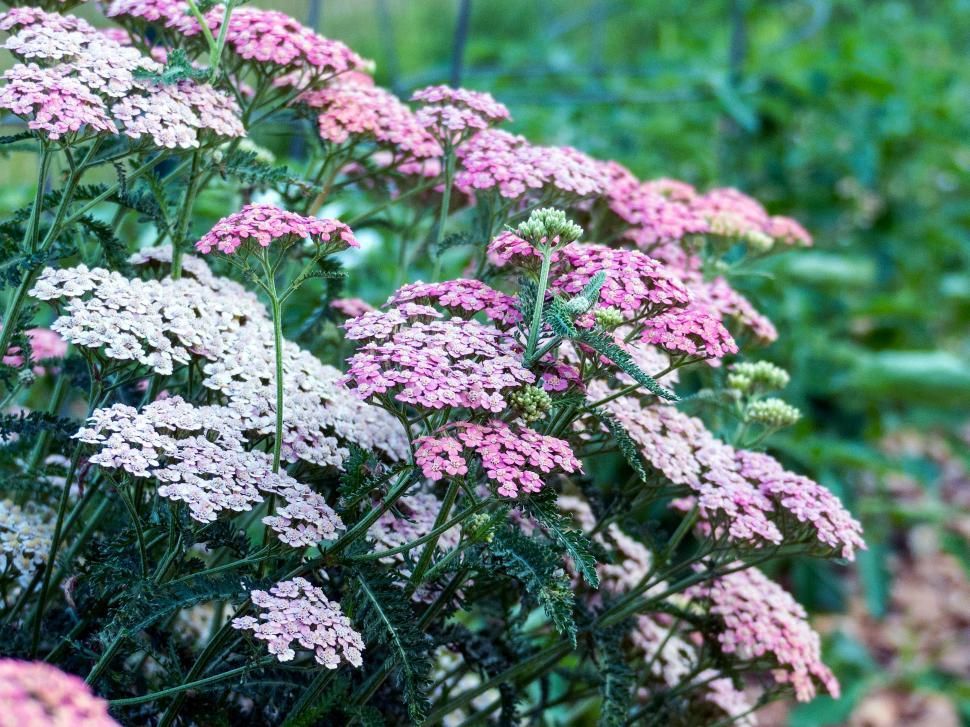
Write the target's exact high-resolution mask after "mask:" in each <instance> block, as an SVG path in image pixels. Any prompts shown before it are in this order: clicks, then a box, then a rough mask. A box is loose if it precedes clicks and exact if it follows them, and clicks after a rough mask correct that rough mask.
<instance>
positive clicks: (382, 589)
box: [353, 566, 431, 723]
mask: <svg viewBox="0 0 970 727" xmlns="http://www.w3.org/2000/svg"><path fill="white" fill-rule="evenodd" d="M354 576H355V588H354V589H353V607H354V612H355V613H354V617H355V621H356V622H357V623H359V624H361V626H362V630H363V633H364V636H365V637H366V639H367V641H368V642H375V641H376V642H377V643H379V644H381V645H383V646H385V647H386V648H387V650H388V652H389V654H390V662H391V668H392V672H391V673H392V678H393V679H394V680H395V681H396V683H397V685H398V686H399V688H400V689H401V691H402V693H403V695H404V702H405V704H407V707H408V713H409V715H410V716H411V719H412V720H413V721H414V722H418V723H420V722H421V721H422V720H423V719H424V717H425V715H426V714H427V713H428V706H429V701H428V688H429V674H430V672H431V660H430V658H429V656H428V651H429V648H430V644H431V641H430V639H429V638H428V637H427V636H425V635H424V634H423V633H421V631H419V630H418V629H417V628H416V626H415V624H416V623H417V618H416V617H415V615H414V612H413V611H412V609H411V602H410V600H409V599H408V597H407V596H406V595H405V593H404V591H403V590H401V589H400V588H398V587H397V586H395V585H394V584H393V583H392V582H391V581H390V579H389V578H388V577H387V576H386V575H384V574H383V573H382V572H381V571H380V570H378V569H377V568H375V567H370V566H361V567H358V568H356V569H355V570H354Z"/></svg>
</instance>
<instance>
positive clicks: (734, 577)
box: [686, 568, 839, 702]
mask: <svg viewBox="0 0 970 727" xmlns="http://www.w3.org/2000/svg"><path fill="white" fill-rule="evenodd" d="M686 595H688V596H690V597H692V598H698V599H706V600H708V601H709V602H710V612H711V614H713V615H714V616H716V617H717V618H718V619H719V620H720V621H721V624H722V626H721V629H720V633H719V634H718V641H719V642H720V645H721V649H722V650H723V651H724V652H725V653H727V654H736V655H737V657H738V658H740V659H744V660H748V659H757V658H760V657H767V658H769V659H772V660H773V661H774V662H775V663H776V664H777V668H775V669H773V670H772V672H771V673H772V675H773V676H774V679H775V681H777V682H778V683H780V684H791V686H792V688H793V689H794V691H795V697H796V699H798V700H799V701H802V702H807V701H809V700H811V699H812V698H814V697H815V694H816V681H817V682H820V683H821V684H822V685H823V686H824V687H825V689H826V691H828V693H829V694H831V695H832V696H833V697H835V698H838V696H839V682H838V680H837V679H836V678H835V675H834V674H832V671H831V670H830V669H829V668H828V667H827V666H825V664H823V663H822V653H821V652H822V649H821V643H820V639H819V636H818V634H817V633H816V632H815V631H814V630H813V629H812V627H811V626H810V625H809V623H808V614H807V613H806V612H805V609H804V608H803V607H802V606H801V604H799V603H798V602H797V601H796V600H795V599H794V598H792V597H791V595H790V594H789V593H788V592H787V591H786V590H785V589H783V588H782V587H781V586H779V585H778V584H777V583H775V582H774V581H772V580H771V579H769V578H768V577H767V576H766V575H765V574H764V573H762V572H761V571H760V570H758V569H757V568H747V569H744V570H740V571H738V572H735V573H730V574H728V575H725V576H722V577H720V578H715V579H713V580H710V581H705V582H703V583H700V584H698V585H696V586H694V587H692V588H691V589H689V591H688V592H687V594H686Z"/></svg>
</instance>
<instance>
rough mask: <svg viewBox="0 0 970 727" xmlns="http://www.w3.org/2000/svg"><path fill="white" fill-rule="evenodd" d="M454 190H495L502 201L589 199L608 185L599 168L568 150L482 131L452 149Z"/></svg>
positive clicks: (596, 164)
mask: <svg viewBox="0 0 970 727" xmlns="http://www.w3.org/2000/svg"><path fill="white" fill-rule="evenodd" d="M457 156H458V159H459V161H460V166H459V168H458V171H457V173H456V175H455V187H456V188H458V189H459V190H461V191H462V192H464V193H466V194H473V193H474V192H476V191H478V190H495V191H496V192H497V193H498V194H499V195H500V196H502V197H505V198H507V199H519V198H521V197H524V196H525V195H526V194H528V193H529V192H534V194H535V196H537V197H538V196H540V193H541V195H542V196H543V197H545V198H561V199H565V200H572V199H577V198H580V199H581V198H584V197H591V196H593V195H596V194H599V193H600V192H602V190H603V189H604V187H605V186H606V185H607V184H608V177H607V176H606V175H605V173H604V172H603V167H602V165H601V164H600V163H599V162H596V161H595V160H594V159H592V158H591V157H588V156H586V155H585V154H583V153H582V152H580V151H577V150H576V149H573V148H571V147H548V146H535V145H533V144H530V143H529V142H528V141H527V140H526V139H525V137H523V136H519V135H516V134H510V133H508V132H506V131H501V130H497V129H489V130H486V131H481V132H479V133H477V134H475V135H474V136H473V137H471V138H470V139H469V140H468V141H466V142H464V143H462V144H461V145H460V146H459V147H458V149H457Z"/></svg>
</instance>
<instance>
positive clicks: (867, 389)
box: [0, 0, 970, 727]
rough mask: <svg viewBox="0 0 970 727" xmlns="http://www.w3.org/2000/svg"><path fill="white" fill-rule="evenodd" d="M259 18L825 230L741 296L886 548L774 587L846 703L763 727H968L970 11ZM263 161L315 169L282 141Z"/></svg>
mask: <svg viewBox="0 0 970 727" xmlns="http://www.w3.org/2000/svg"><path fill="white" fill-rule="evenodd" d="M255 4H257V5H262V6H263V7H267V8H268V7H273V8H276V9H279V10H283V11H285V12H288V13H290V14H292V15H294V16H295V17H297V18H298V19H300V20H301V21H303V22H304V23H306V24H308V25H311V26H314V27H315V28H316V29H318V30H319V31H320V32H322V33H323V34H324V35H327V36H329V37H333V38H338V39H340V40H343V41H345V42H346V43H348V44H349V45H350V46H351V47H353V48H354V49H355V50H356V51H357V52H359V53H360V54H361V55H364V56H365V57H369V58H372V59H373V60H374V61H375V62H376V64H377V72H376V77H377V80H378V82H379V83H381V84H383V85H385V86H388V87H390V88H392V89H394V90H395V91H397V92H398V93H399V94H400V95H402V96H405V97H406V96H407V95H409V94H410V92H411V91H412V90H414V89H415V88H418V87H421V86H424V85H427V84H429V83H442V82H444V83H451V84H453V85H464V86H467V87H470V88H475V89H480V90H487V91H490V92H491V93H493V94H494V95H495V96H496V97H497V98H498V99H499V100H501V101H503V102H504V103H506V104H507V105H508V106H509V108H510V109H511V111H512V114H513V117H514V121H513V122H512V123H511V124H510V125H509V127H506V128H509V129H510V130H512V131H516V132H519V133H523V134H525V135H526V136H528V137H529V138H530V139H531V140H532V141H534V142H537V143H543V144H570V145H573V146H576V147H578V148H580V149H582V150H584V151H586V152H588V153H591V154H593V155H594V156H597V157H599V158H602V159H616V160H617V161H620V162H621V163H623V164H624V165H626V166H627V167H629V168H630V169H631V170H632V171H633V172H635V173H636V174H637V175H638V176H640V177H641V178H651V177H661V176H670V177H676V178H679V179H683V180H685V181H688V182H690V183H692V184H694V185H696V186H698V187H701V188H706V187H709V186H729V185H730V186H737V187H739V188H740V189H742V190H743V191H745V192H747V193H749V194H751V195H753V196H755V197H756V198H758V199H759V200H761V201H762V202H763V203H764V204H765V205H766V207H767V208H768V209H769V211H770V212H772V213H774V214H787V215H791V216H794V217H796V218H797V219H798V220H800V221H801V222H802V223H803V224H804V225H805V226H806V227H807V228H808V229H809V230H810V231H811V232H812V234H813V235H814V237H815V241H816V242H815V247H814V248H813V249H811V250H808V251H798V252H794V253H790V254H786V255H781V256H778V257H775V258H773V259H771V261H770V262H768V263H766V264H764V265H762V266H761V267H760V268H759V270H758V271H757V274H755V275H751V276H750V277H749V278H746V279H745V280H743V281H740V282H741V285H740V286H739V287H742V288H743V290H744V291H745V293H747V294H749V296H750V297H751V298H752V299H753V301H754V302H755V303H756V305H757V306H758V307H759V308H760V309H761V310H762V311H764V312H765V313H767V314H768V315H769V316H770V317H771V318H772V319H773V321H774V322H775V324H776V325H777V327H778V329H779V331H780V334H781V337H780V340H779V341H778V342H777V343H775V344H774V345H773V346H771V347H769V348H767V349H764V350H763V351H753V352H750V353H749V356H751V357H752V358H757V357H759V356H760V357H764V358H767V359H770V360H772V361H774V362H776V363H778V364H780V365H782V366H784V367H786V368H788V369H789V370H790V371H791V373H792V380H793V383H792V385H791V387H790V388H789V389H788V390H787V398H788V399H789V400H790V401H791V403H793V404H795V405H797V406H799V407H800V408H801V409H802V411H803V412H804V414H805V417H804V419H803V420H802V422H800V423H799V424H798V425H797V426H796V427H795V428H794V429H792V430H789V431H788V433H786V434H785V435H784V436H780V435H776V436H775V437H774V438H773V439H772V440H771V442H770V446H771V448H772V450H773V451H774V452H775V453H776V454H778V455H779V456H781V457H782V458H783V459H785V460H786V462H787V463H789V464H791V465H792V466H793V467H794V468H795V469H798V470H801V471H804V472H806V473H808V474H811V475H812V476H813V477H815V478H816V479H818V480H819V481H821V482H822V483H824V484H825V485H827V486H828V487H830V488H831V489H832V490H834V491H835V492H837V493H838V494H839V495H840V496H841V497H842V498H843V500H844V501H845V502H846V503H847V504H848V505H849V506H850V507H851V508H852V510H853V511H854V512H855V513H856V514H857V516H858V517H860V518H861V519H862V521H863V523H864V525H865V527H866V531H867V532H866V538H867V541H868V543H869V550H868V551H867V552H865V553H863V554H862V555H861V557H860V558H859V560H858V562H857V563H855V564H853V565H852V566H842V567H840V566H833V565H826V564H818V563H814V562H801V561H799V562H791V563H788V564H786V565H785V566H784V568H782V569H781V570H780V571H778V572H776V573H774V574H773V575H775V576H776V577H778V578H780V579H781V580H782V582H783V583H784V584H785V585H786V586H787V587H788V588H790V589H791V590H792V591H793V592H794V593H795V594H796V596H797V597H798V599H799V600H800V601H801V602H802V603H804V604H806V606H807V607H808V608H809V609H810V610H811V611H812V612H813V614H814V615H815V619H816V623H817V625H818V627H819V629H820V631H821V632H822V633H823V635H824V640H825V648H826V654H827V660H828V663H829V664H830V665H831V666H832V667H833V669H834V670H835V671H836V673H837V674H838V676H839V678H840V680H841V682H842V687H843V696H842V698H841V699H840V700H832V699H827V698H820V699H818V700H816V701H815V702H812V703H811V704H807V705H800V706H797V707H792V706H791V705H773V706H772V707H771V708H770V709H771V711H770V712H766V713H764V714H763V715H761V722H762V724H765V725H768V726H769V727H775V726H779V727H780V726H782V725H793V726H794V727H817V726H821V725H852V727H897V726H902V725H905V726H916V727H919V726H922V725H932V727H957V726H959V725H962V724H970V0H910V1H909V2H888V1H880V0H774V1H771V2H769V1H767V0H763V1H760V2H758V1H756V0H692V1H691V2H671V1H670V0H588V1H586V2H581V1H580V0H286V1H280V0H276V1H275V2H269V0H262V2H260V0H256V2H255ZM82 14H84V13H83V11H82ZM266 141H267V143H268V144H269V145H270V146H272V147H273V148H274V150H276V151H277V152H278V153H281V155H283V156H285V154H286V153H290V154H292V155H295V156H299V155H300V154H301V152H302V150H301V148H300V144H299V143H298V141H296V140H294V137H293V136H292V133H291V130H290V129H287V128H285V127H281V128H280V129H279V130H278V138H277V139H275V140H274V139H268V140H266ZM280 161H285V159H281V160H280ZM11 162H12V163H11ZM18 166H22V165H20V162H19V160H17V159H14V160H7V161H6V162H4V163H3V165H2V166H0V170H2V171H3V172H5V173H7V174H10V175H11V176H12V177H13V176H16V172H15V171H14V170H17V169H18ZM28 192H29V190H26V189H25V188H23V187H22V186H19V185H10V186H9V187H8V194H14V195H19V196H25V195H26V194H28ZM350 285H351V286H353V285H355V283H354V282H353V281H351V282H350ZM352 292H355V293H356V292H362V291H359V290H354V291H352Z"/></svg>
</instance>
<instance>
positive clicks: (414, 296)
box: [387, 278, 522, 326]
mask: <svg viewBox="0 0 970 727" xmlns="http://www.w3.org/2000/svg"><path fill="white" fill-rule="evenodd" d="M409 302H418V303H427V304H434V305H438V306H440V307H441V308H444V309H445V310H447V311H448V312H449V313H454V314H456V315H466V316H472V315H474V314H476V313H484V314H485V317H486V318H488V319H489V320H491V321H494V322H496V323H498V324H501V325H503V326H513V325H515V324H516V323H518V322H519V321H521V320H522V314H521V313H520V312H519V310H518V309H517V308H516V300H515V298H513V297H512V296H511V295H508V294H507V293H502V292H500V291H498V290H495V289H494V288H491V287H489V286H488V285H486V284H485V283H483V282H481V281H479V280H468V279H465V278H459V279H458V280H448V281H445V282H443V283H412V284H411V285H405V286H404V287H402V288H398V290H397V292H395V293H394V295H392V296H391V297H390V298H389V299H388V301H387V305H395V306H397V305H400V304H402V303H409Z"/></svg>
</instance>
